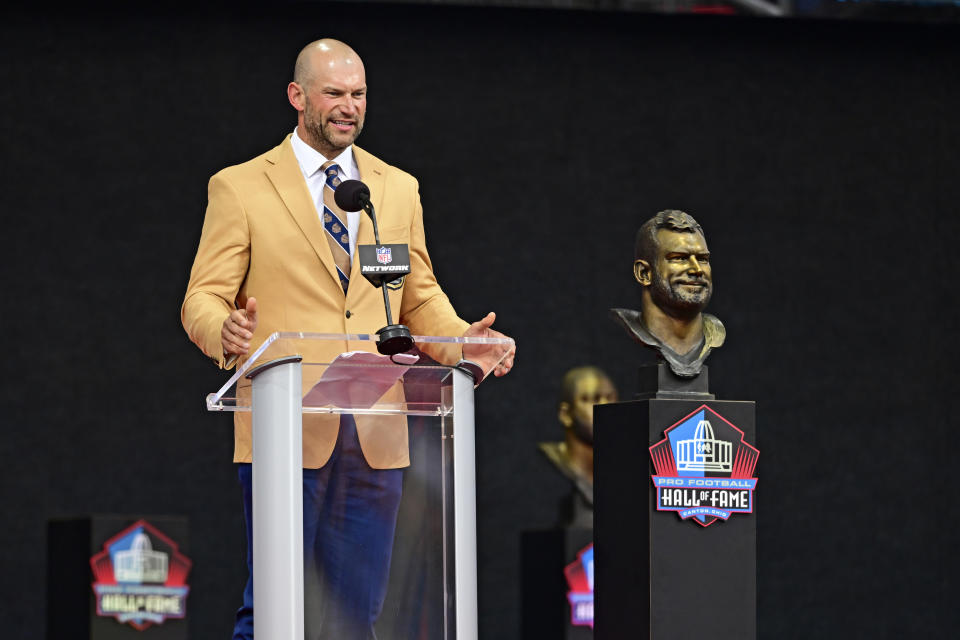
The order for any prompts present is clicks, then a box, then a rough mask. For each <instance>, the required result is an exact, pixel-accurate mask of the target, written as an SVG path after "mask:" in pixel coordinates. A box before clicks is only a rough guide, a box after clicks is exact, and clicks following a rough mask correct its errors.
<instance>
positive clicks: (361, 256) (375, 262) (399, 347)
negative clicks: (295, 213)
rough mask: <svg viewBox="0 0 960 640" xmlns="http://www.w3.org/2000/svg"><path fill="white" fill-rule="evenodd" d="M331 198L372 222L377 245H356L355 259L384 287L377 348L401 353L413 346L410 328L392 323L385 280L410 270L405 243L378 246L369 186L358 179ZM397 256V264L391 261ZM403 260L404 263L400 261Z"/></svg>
mask: <svg viewBox="0 0 960 640" xmlns="http://www.w3.org/2000/svg"><path fill="white" fill-rule="evenodd" d="M333 199H334V201H335V202H336V203H337V206H338V207H340V208H341V209H343V210H344V211H359V210H360V209H363V210H364V211H366V212H367V213H368V214H369V215H370V220H372V221H373V236H374V238H375V240H376V242H377V245H379V246H377V245H374V246H371V245H357V259H358V260H360V269H361V273H363V275H364V277H365V278H366V279H367V280H369V281H370V284H372V285H373V286H375V287H376V286H379V287H380V288H381V289H382V290H383V306H384V310H385V311H386V312H387V326H385V327H383V328H382V329H380V330H379V331H377V336H378V338H377V351H379V352H380V353H382V354H383V355H386V356H392V355H395V354H397V353H403V352H404V351H409V350H410V349H412V348H413V337H412V336H411V335H410V329H409V328H407V327H406V326H405V325H402V324H393V313H392V312H391V311H390V297H389V295H388V294H387V283H388V282H392V281H394V280H396V279H399V278H402V277H403V276H404V275H406V274H408V273H410V254H409V249H408V247H407V245H405V244H396V245H380V229H379V228H378V227H377V215H376V213H375V212H374V209H373V203H372V202H370V188H369V187H368V186H367V185H365V184H363V183H362V182H360V181H359V180H344V181H343V182H341V183H340V186H338V187H337V188H336V189H334V191H333ZM395 259H396V261H397V264H392V263H393V262H394V260H395ZM403 262H405V263H406V264H403Z"/></svg>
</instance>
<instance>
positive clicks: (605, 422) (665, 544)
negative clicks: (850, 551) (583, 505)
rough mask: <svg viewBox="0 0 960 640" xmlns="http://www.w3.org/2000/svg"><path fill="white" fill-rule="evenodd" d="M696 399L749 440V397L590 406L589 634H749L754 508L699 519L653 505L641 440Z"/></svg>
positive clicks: (647, 440) (657, 639) (609, 637)
mask: <svg viewBox="0 0 960 640" xmlns="http://www.w3.org/2000/svg"><path fill="white" fill-rule="evenodd" d="M703 406H706V407H708V408H709V409H712V410H713V411H715V412H716V413H717V414H719V415H720V416H722V417H723V418H725V419H726V420H727V421H729V422H730V423H732V424H733V425H735V426H736V427H737V428H739V429H740V430H742V431H743V436H744V440H746V441H747V442H749V443H751V444H754V445H755V444H756V428H755V405H754V403H753V402H731V401H718V400H708V401H693V400H671V399H660V398H655V399H648V400H638V401H634V402H621V403H614V404H607V405H600V406H597V407H595V408H594V460H595V462H594V540H595V545H596V546H595V558H596V578H595V587H594V589H595V598H596V600H595V631H596V637H597V638H598V640H621V639H622V638H638V639H639V638H650V639H652V640H690V638H699V637H709V638H711V640H754V639H755V638H756V635H757V625H756V620H757V615H756V602H757V579H756V576H757V563H756V548H757V547H756V544H757V515H756V513H734V514H733V515H732V516H730V518H729V520H726V521H724V520H717V521H715V522H713V523H712V524H711V525H710V526H706V527H705V526H701V525H700V524H697V523H696V522H694V521H693V520H692V519H687V520H682V519H681V518H680V517H679V516H678V514H677V513H676V512H672V511H657V510H656V509H657V497H656V491H655V489H654V488H653V483H652V482H651V475H652V474H653V473H655V471H654V470H653V467H652V465H651V462H650V460H651V457H650V452H649V447H650V446H651V445H653V444H655V443H658V442H660V441H661V440H663V438H664V430H666V429H669V428H670V427H671V426H673V425H674V424H676V423H677V422H678V421H680V420H681V419H683V418H685V417H687V416H688V415H690V414H692V413H693V412H695V411H697V410H698V409H699V408H700V407H703ZM751 506H752V500H751Z"/></svg>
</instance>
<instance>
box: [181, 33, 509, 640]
mask: <svg viewBox="0 0 960 640" xmlns="http://www.w3.org/2000/svg"><path fill="white" fill-rule="evenodd" d="M366 92H367V87H366V75H365V71H364V67H363V63H362V61H361V60H360V58H359V56H357V54H356V53H355V52H354V51H353V50H352V49H351V48H350V47H348V46H347V45H345V44H344V43H342V42H338V41H336V40H329V39H326V40H318V41H316V42H313V43H310V44H309V45H307V46H306V47H305V48H304V49H303V50H302V51H301V53H300V55H299V56H298V58H297V63H296V67H295V70H294V80H293V82H291V83H290V84H289V85H288V87H287V95H288V98H289V100H290V103H291V105H292V106H293V107H294V109H296V111H297V128H296V129H295V130H294V132H293V133H292V134H291V135H290V136H288V137H287V138H286V139H285V140H284V141H283V142H282V143H281V144H280V145H279V146H277V147H275V148H273V149H271V150H270V151H268V152H266V153H264V154H262V155H260V156H258V157H256V158H254V159H252V160H250V161H248V162H245V163H243V164H240V165H237V166H233V167H228V168H226V169H224V170H222V171H220V172H219V173H217V174H216V175H215V176H213V178H211V180H210V184H209V193H208V206H207V212H206V217H205V219H204V224H203V231H202V234H201V238H200V245H199V248H198V250H197V255H196V258H195V260H194V264H193V268H192V270H191V273H190V282H189V285H188V287H187V293H186V296H185V298H184V302H183V307H182V309H181V319H182V321H183V326H184V328H185V329H186V331H187V333H188V334H189V336H190V339H191V340H193V342H194V343H196V344H197V346H199V347H200V349H202V350H203V352H204V353H205V354H206V355H207V356H209V357H210V358H212V359H213V360H214V361H215V362H217V364H218V365H219V366H221V367H223V368H228V367H230V366H232V365H233V364H234V363H235V362H237V361H239V362H241V363H242V361H243V360H244V359H245V358H246V356H247V355H248V354H250V353H252V351H253V350H255V349H256V348H257V346H259V344H261V343H262V342H263V340H264V339H265V338H266V337H267V336H269V335H270V334H271V333H273V332H275V331H314V332H323V333H346V334H373V333H375V332H376V331H377V329H379V328H380V327H382V326H383V325H384V324H385V322H384V320H385V315H384V306H383V297H382V293H381V292H380V291H378V290H377V289H376V288H374V287H373V286H371V285H370V284H369V283H368V282H366V280H365V279H364V278H363V277H362V276H361V275H360V266H359V261H358V260H356V259H352V258H350V257H351V256H353V255H354V251H355V247H356V245H357V244H373V243H374V236H373V225H372V223H371V221H370V220H369V219H368V218H367V216H365V215H361V214H360V213H348V212H343V211H339V210H336V207H335V206H333V205H332V204H330V203H331V200H332V198H331V193H324V190H325V189H329V190H330V191H331V192H332V191H334V190H335V188H336V186H335V185H338V184H339V182H340V181H341V180H346V179H359V180H362V181H363V182H364V183H365V184H366V185H367V186H368V187H369V189H370V193H371V201H372V202H373V205H374V207H375V210H376V212H377V220H378V225H379V229H380V239H381V242H383V243H386V244H389V243H402V244H407V245H409V249H410V274H409V275H408V276H406V278H405V279H404V280H403V281H402V283H401V285H400V286H396V285H394V286H393V287H391V290H390V293H389V296H390V305H391V308H392V309H399V318H398V319H394V320H398V321H399V322H400V323H402V324H405V325H407V326H408V327H410V329H411V330H412V332H413V333H414V334H420V335H445V336H460V335H465V336H480V337H484V336H489V337H492V336H498V337H499V336H502V334H500V333H499V332H497V331H494V330H493V329H491V328H490V327H491V325H492V324H493V321H494V319H495V315H494V314H493V313H490V314H488V315H487V316H486V317H485V318H483V319H482V320H480V321H478V322H475V323H473V324H469V323H467V322H465V321H464V320H462V319H460V318H459V317H458V316H457V314H456V312H455V311H454V309H453V307H452V306H451V304H450V302H449V300H448V299H447V296H446V295H445V294H444V293H443V291H442V290H441V288H440V286H439V285H438V284H437V281H436V278H435V277H434V274H433V269H432V266H431V263H430V257H429V255H428V254H427V250H426V245H425V240H424V231H423V212H422V209H421V206H420V196H419V191H418V185H417V181H416V179H414V178H413V177H412V176H410V175H409V174H407V173H404V172H403V171H401V170H399V169H397V168H395V167H392V166H390V165H388V164H386V163H385V162H383V161H381V160H379V159H378V158H376V157H374V156H372V155H371V154H369V153H367V152H366V151H364V150H362V149H360V148H359V147H356V146H355V145H354V144H353V142H354V140H355V139H356V137H357V136H358V135H359V133H360V131H361V129H362V127H363V121H364V115H365V112H366ZM332 209H333V210H332ZM331 214H332V219H331ZM340 218H345V219H343V220H341V219H340ZM331 230H335V232H336V233H333V232H332V231H331ZM331 238H332V239H331ZM338 254H339V255H338ZM330 348H331V349H335V351H333V352H331V353H315V354H304V355H308V356H309V359H310V360H312V361H314V362H329V361H330V360H332V359H333V358H335V357H336V355H337V354H338V353H340V352H342V351H348V350H358V349H366V348H367V346H366V345H365V344H357V343H347V342H344V343H342V344H336V345H333V346H332V347H330ZM428 353H429V355H430V356H432V357H433V358H434V359H436V360H438V361H440V362H442V363H444V364H454V363H455V362H456V361H457V360H458V359H459V358H460V357H461V356H462V357H463V358H465V359H469V360H471V361H473V362H474V363H476V364H478V365H479V366H480V368H482V369H483V370H484V374H486V373H489V372H492V373H494V374H495V375H498V376H500V375H504V374H506V373H507V372H509V371H510V369H511V367H512V366H513V352H511V353H509V354H507V356H506V358H503V359H502V361H501V357H502V355H503V353H502V352H497V351H496V350H495V349H491V348H489V347H486V346H476V345H475V346H469V347H465V348H464V353H463V354H461V353H459V352H456V353H452V352H451V351H449V350H448V351H446V352H444V351H441V350H436V351H429V352H428ZM305 359H306V358H305ZM498 361H499V364H497V363H498ZM235 419H236V422H235V450H234V461H235V462H237V463H240V464H239V475H240V481H241V486H242V488H243V493H244V501H245V512H246V523H247V543H248V550H249V549H250V548H251V546H250V534H251V531H252V528H251V525H252V523H251V522H250V512H251V505H250V495H251V486H250V484H251V482H250V480H251V470H250V465H249V463H250V460H251V432H250V426H251V425H250V421H249V414H246V413H237V414H235ZM303 465H304V558H305V562H306V564H307V567H306V570H307V574H308V575H309V574H310V572H311V570H315V571H317V572H318V574H319V573H321V572H322V574H323V575H325V576H326V579H327V580H328V581H331V582H334V583H335V584H331V585H328V587H327V589H326V591H327V593H328V596H327V598H325V602H324V603H323V604H322V608H323V615H322V616H321V618H322V620H323V622H322V634H323V635H322V637H329V638H343V639H346V640H352V639H354V638H364V639H365V638H369V637H373V623H374V622H375V621H376V619H377V616H378V615H379V613H380V609H381V607H382V604H383V598H384V596H385V590H386V584H387V576H388V571H389V564H390V551H391V545H392V542H393V532H394V527H395V522H396V513H397V509H398V506H399V502H400V488H401V482H402V476H401V471H400V469H401V468H403V467H405V466H407V465H409V453H408V447H407V430H406V428H405V425H404V424H403V423H402V421H398V420H396V419H394V420H391V419H387V418H384V417H378V416H357V417H356V419H355V420H354V418H352V417H350V416H343V417H340V416H336V415H320V414H309V415H305V416H304V424H303ZM334 513H336V514H337V515H336V516H333V515H332V514H334ZM247 560H248V564H249V566H250V567H251V570H252V558H251V555H250V553H249V551H248V558H247ZM311 564H315V565H316V568H313V567H312V566H311ZM310 606H313V605H312V604H308V607H310ZM252 637H253V586H252V578H251V579H250V580H248V582H247V588H246V591H245V593H244V605H243V607H241V609H240V610H239V611H238V613H237V623H236V626H235V629H234V638H252ZM261 640H263V639H261Z"/></svg>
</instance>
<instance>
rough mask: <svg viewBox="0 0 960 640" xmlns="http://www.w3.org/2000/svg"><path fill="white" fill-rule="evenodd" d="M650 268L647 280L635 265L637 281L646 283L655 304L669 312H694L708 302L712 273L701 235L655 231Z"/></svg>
mask: <svg viewBox="0 0 960 640" xmlns="http://www.w3.org/2000/svg"><path fill="white" fill-rule="evenodd" d="M638 263H643V261H642V260H640V261H638ZM649 267H650V273H649V276H648V278H649V280H648V282H644V280H643V279H642V278H641V270H640V269H637V268H636V267H635V269H634V272H635V275H636V277H637V280H638V281H640V283H641V284H644V285H647V284H649V286H650V295H651V297H652V298H653V302H654V304H656V305H657V306H658V307H660V308H661V309H663V310H664V311H665V312H667V313H669V314H670V315H696V314H697V313H700V312H701V311H703V310H704V309H705V308H706V306H707V303H708V302H710V296H711V295H712V294H713V276H712V272H711V269H710V251H709V250H708V249H707V240H706V238H704V237H703V234H701V233H689V232H684V231H672V230H670V229H660V230H658V231H657V257H656V260H655V261H654V263H653V264H651V265H649Z"/></svg>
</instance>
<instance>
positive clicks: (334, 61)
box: [287, 38, 367, 160]
mask: <svg viewBox="0 0 960 640" xmlns="http://www.w3.org/2000/svg"><path fill="white" fill-rule="evenodd" d="M287 97H288V98H289V100H290V104H291V105H292V106H293V108H294V109H296V110H297V135H298V136H299V137H300V139H302V140H303V141H304V142H306V143H307V144H308V145H310V146H311V147H313V148H314V149H316V150H317V151H319V152H320V153H321V154H322V155H323V156H324V157H325V158H326V159H327V160H333V159H334V158H335V157H336V156H337V155H339V154H340V153H341V152H343V150H344V149H346V148H347V147H348V146H350V145H351V144H353V141H354V140H356V139H357V136H358V135H360V131H361V130H362V129H363V120H364V117H365V115H366V112H367V76H366V72H365V71H364V69H363V62H362V61H361V60H360V56H358V55H357V52H356V51H354V50H353V49H351V48H350V47H349V46H347V45H346V44H344V43H342V42H340V41H339V40H332V39H329V38H324V39H323V40H317V41H315V42H311V43H310V44H308V45H307V46H305V47H304V48H303V50H302V51H301V52H300V55H298V56H297V64H296V65H295V66H294V69H293V82H291V83H290V84H289V85H287Z"/></svg>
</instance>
